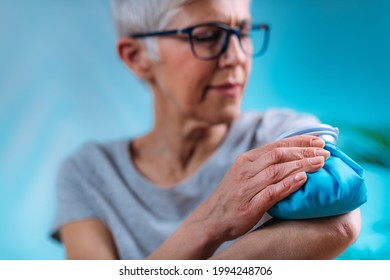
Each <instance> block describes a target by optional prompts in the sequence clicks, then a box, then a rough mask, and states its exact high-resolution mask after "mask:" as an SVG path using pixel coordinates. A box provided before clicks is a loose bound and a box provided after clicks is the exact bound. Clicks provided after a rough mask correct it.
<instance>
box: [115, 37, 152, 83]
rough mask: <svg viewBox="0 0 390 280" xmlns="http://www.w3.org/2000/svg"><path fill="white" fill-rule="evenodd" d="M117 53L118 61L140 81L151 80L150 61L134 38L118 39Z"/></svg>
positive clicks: (142, 47)
mask: <svg viewBox="0 0 390 280" xmlns="http://www.w3.org/2000/svg"><path fill="white" fill-rule="evenodd" d="M117 51H118V54H119V57H120V59H121V60H122V61H123V62H124V63H125V64H126V65H127V67H129V68H130V69H131V70H132V71H133V72H134V74H135V75H136V76H137V77H138V78H139V79H141V80H144V81H148V80H149V79H150V78H151V73H152V72H151V71H152V69H151V66H152V61H151V59H150V57H149V55H148V53H147V51H146V50H145V48H144V46H143V45H142V44H141V43H140V42H139V41H138V40H137V39H134V38H126V37H122V38H119V40H118V43H117Z"/></svg>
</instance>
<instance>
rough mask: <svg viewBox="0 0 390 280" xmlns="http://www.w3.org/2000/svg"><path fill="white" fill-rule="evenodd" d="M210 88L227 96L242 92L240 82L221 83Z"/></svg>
mask: <svg viewBox="0 0 390 280" xmlns="http://www.w3.org/2000/svg"><path fill="white" fill-rule="evenodd" d="M208 89H209V90H212V91H214V92H216V93H219V94H222V95H226V96H236V95H239V94H240V93H241V85H240V84H231V83H227V84H220V85H212V86H209V87H208Z"/></svg>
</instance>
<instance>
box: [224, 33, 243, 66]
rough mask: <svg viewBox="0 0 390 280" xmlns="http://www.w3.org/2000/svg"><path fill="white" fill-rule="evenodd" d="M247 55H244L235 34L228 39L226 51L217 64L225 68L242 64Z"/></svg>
mask: <svg viewBox="0 0 390 280" xmlns="http://www.w3.org/2000/svg"><path fill="white" fill-rule="evenodd" d="M246 59H248V57H247V55H246V54H245V53H244V51H243V49H242V47H241V44H240V41H239V39H238V37H237V36H236V35H235V34H232V35H231V36H230V38H229V41H228V45H227V48H226V51H225V52H224V53H223V54H222V55H221V57H220V58H219V64H220V66H221V67H226V66H229V65H234V64H243V63H245V61H246Z"/></svg>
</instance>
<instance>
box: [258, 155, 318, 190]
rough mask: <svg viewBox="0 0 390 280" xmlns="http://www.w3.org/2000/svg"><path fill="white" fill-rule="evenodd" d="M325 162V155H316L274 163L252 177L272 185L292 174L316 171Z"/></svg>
mask: <svg viewBox="0 0 390 280" xmlns="http://www.w3.org/2000/svg"><path fill="white" fill-rule="evenodd" d="M324 163H325V158H324V157H323V156H316V157H311V158H304V159H299V160H294V161H289V162H283V163H278V164H272V165H270V166H268V167H267V168H265V169H264V170H262V171H260V172H259V173H258V174H257V175H256V176H254V177H253V178H252V179H253V180H254V181H261V182H262V183H263V184H264V185H271V184H275V183H277V182H279V181H282V180H283V179H285V178H286V177H288V176H290V175H292V174H297V173H299V172H315V171H317V170H319V169H320V168H322V167H323V166H324Z"/></svg>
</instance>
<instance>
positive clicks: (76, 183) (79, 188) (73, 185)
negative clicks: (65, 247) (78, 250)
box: [51, 157, 97, 241]
mask: <svg viewBox="0 0 390 280" xmlns="http://www.w3.org/2000/svg"><path fill="white" fill-rule="evenodd" d="M85 169H86V168H85V167H84V168H83V166H82V165H81V164H80V163H78V162H77V158H74V157H69V158H68V159H66V160H65V161H64V162H63V163H62V164H61V166H60V168H59V171H58V174H57V209H56V216H55V221H54V226H53V228H52V232H51V236H52V238H54V239H56V240H58V241H60V240H61V238H60V235H59V230H60V227H61V226H63V225H64V224H67V223H70V222H73V221H77V220H82V219H87V218H96V217H97V215H96V214H95V211H94V210H93V208H92V207H91V206H90V205H91V204H90V202H89V197H88V193H87V191H88V190H87V189H86V187H87V186H88V184H87V183H86V180H87V178H88V176H89V175H88V174H87V172H86V170H85Z"/></svg>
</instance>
